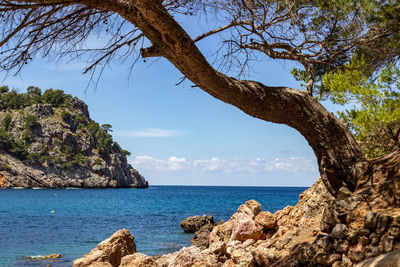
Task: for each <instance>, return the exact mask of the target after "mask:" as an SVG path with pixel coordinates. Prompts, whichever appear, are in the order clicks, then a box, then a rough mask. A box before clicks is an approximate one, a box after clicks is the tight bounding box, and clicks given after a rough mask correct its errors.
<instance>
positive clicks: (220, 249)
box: [209, 241, 226, 256]
mask: <svg viewBox="0 0 400 267" xmlns="http://www.w3.org/2000/svg"><path fill="white" fill-rule="evenodd" d="M209 251H210V253H212V254H216V255H218V256H221V255H224V254H225V253H226V244H225V243H224V242H222V241H218V242H214V243H212V244H211V245H210V247H209Z"/></svg>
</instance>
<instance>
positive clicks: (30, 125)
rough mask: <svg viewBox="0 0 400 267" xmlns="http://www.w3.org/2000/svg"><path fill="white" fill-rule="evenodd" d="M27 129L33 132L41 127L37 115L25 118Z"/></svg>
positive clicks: (29, 115)
mask: <svg viewBox="0 0 400 267" xmlns="http://www.w3.org/2000/svg"><path fill="white" fill-rule="evenodd" d="M24 122H25V129H29V130H33V129H34V128H36V127H38V126H40V124H39V120H38V118H37V117H36V116H35V115H31V114H28V115H26V116H25V118H24Z"/></svg>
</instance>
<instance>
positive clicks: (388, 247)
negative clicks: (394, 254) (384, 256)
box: [381, 236, 394, 252]
mask: <svg viewBox="0 0 400 267" xmlns="http://www.w3.org/2000/svg"><path fill="white" fill-rule="evenodd" d="M393 241H394V237H393V236H384V237H383V238H382V241H381V243H382V249H383V251H384V252H390V251H392V250H393Z"/></svg>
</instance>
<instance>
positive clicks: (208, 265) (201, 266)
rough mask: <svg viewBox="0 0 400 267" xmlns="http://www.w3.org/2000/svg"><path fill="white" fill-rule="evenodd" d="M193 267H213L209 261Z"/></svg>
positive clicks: (198, 263)
mask: <svg viewBox="0 0 400 267" xmlns="http://www.w3.org/2000/svg"><path fill="white" fill-rule="evenodd" d="M191 267H212V266H211V265H210V264H209V263H208V262H207V261H199V262H196V263H195V264H193V265H192V266H191Z"/></svg>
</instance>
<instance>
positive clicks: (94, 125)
mask: <svg viewBox="0 0 400 267" xmlns="http://www.w3.org/2000/svg"><path fill="white" fill-rule="evenodd" d="M87 129H88V131H89V133H91V134H92V135H93V136H95V135H96V133H97V131H98V130H99V129H100V126H99V124H98V123H97V122H95V121H91V122H90V123H89V124H88V126H87Z"/></svg>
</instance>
